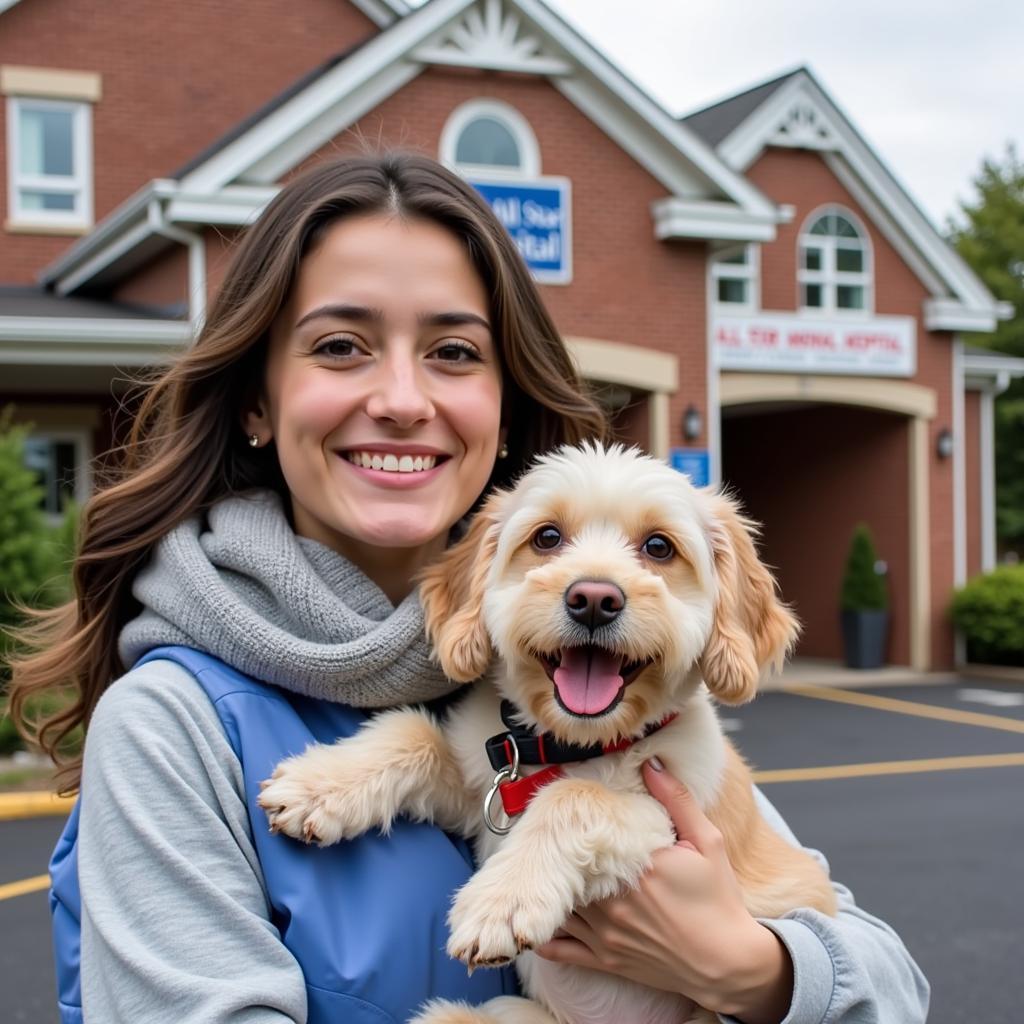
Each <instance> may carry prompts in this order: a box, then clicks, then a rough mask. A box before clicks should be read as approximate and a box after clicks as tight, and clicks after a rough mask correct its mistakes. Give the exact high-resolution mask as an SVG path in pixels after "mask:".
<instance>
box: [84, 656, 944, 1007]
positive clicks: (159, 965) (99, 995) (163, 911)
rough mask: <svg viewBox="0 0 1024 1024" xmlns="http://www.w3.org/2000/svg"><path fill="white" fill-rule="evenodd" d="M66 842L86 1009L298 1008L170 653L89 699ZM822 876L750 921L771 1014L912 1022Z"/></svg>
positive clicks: (893, 966) (911, 999)
mask: <svg viewBox="0 0 1024 1024" xmlns="http://www.w3.org/2000/svg"><path fill="white" fill-rule="evenodd" d="M758 796H759V801H760V805H761V809H762V811H763V813H764V815H765V817H766V818H767V820H768V821H769V822H770V824H772V825H773V826H774V827H775V828H776V829H777V830H778V831H779V832H781V833H782V834H783V835H784V836H785V837H786V838H787V839H789V840H790V841H792V842H794V843H795V842H796V840H795V838H794V837H793V835H792V833H791V832H790V830H789V829H788V827H787V826H786V824H785V822H784V821H783V820H782V818H781V817H780V816H779V814H778V812H777V811H775V809H774V808H773V807H772V806H771V804H769V803H768V801H767V800H766V799H764V797H763V796H761V795H760V794H758ZM79 843H80V845H79V874H80V879H81V890H82V997H83V1008H84V1013H85V1021H86V1024H121V1022H125V1024H128V1022H130V1024H138V1022H140V1021H145V1022H146V1024H165V1022H166V1024H301V1022H304V1021H305V1020H306V994H305V985H304V981H303V977H302V972H301V969H300V968H299V965H298V963H297V962H296V960H295V959H294V957H293V956H292V955H291V953H290V952H289V951H288V949H287V948H286V947H285V946H284V945H283V943H282V942H281V940H280V936H279V934H278V932H277V930H276V928H275V927H274V926H273V924H271V922H270V920H269V907H268V902H267V894H266V887H265V883H264V880H263V875H262V872H261V870H260V864H259V860H258V858H257V856H256V849H255V846H254V844H253V839H252V831H251V827H250V823H249V818H248V813H247V810H246V803H245V797H244V791H243V785H242V769H241V765H240V764H239V763H238V759H237V757H236V756H235V754H234V751H233V750H232V749H231V746H230V744H229V743H228V740H227V738H226V736H225V735H224V731H223V728H222V726H221V724H220V720H219V719H218V717H217V713H216V711H215V710H214V708H213V706H212V704H211V703H210V701H209V699H208V698H207V696H206V694H205V693H204V692H203V690H202V689H201V688H200V686H199V685H198V683H197V682H196V681H195V680H194V679H193V678H192V677H191V676H190V675H189V674H188V673H187V672H186V671H185V670H184V669H182V668H181V667H179V666H177V665H175V664H172V663H171V662H166V661H155V662H151V663H149V664H148V665H145V666H142V667H141V668H137V669H133V670H132V671H131V672H129V673H128V674H127V675H126V676H124V677H123V678H122V679H120V680H119V681H118V682H117V683H115V684H114V685H113V686H112V687H111V688H110V689H109V690H108V691H107V693H106V694H104V696H103V698H102V699H101V701H100V702H99V705H98V707H97V709H96V712H95V714H94V716H93V719H92V721H91V723H90V727H89V735H88V740H87V742H86V750H85V768H84V775H83V782H82V817H81V832H80V841H79ZM812 852H813V851H812ZM815 855H816V856H818V857H820V854H815ZM835 889H836V893H837V896H838V899H839V914H838V916H837V917H835V918H829V917H826V916H824V915H822V914H819V913H817V912H816V911H812V910H798V911H795V912H793V913H792V914H788V915H787V916H786V917H785V918H783V919H781V920H778V921H767V922H765V924H767V925H768V926H769V927H770V928H772V930H773V931H775V932H776V934H777V935H778V936H779V937H780V939H781V940H782V942H783V943H784V944H785V945H786V947H787V949H788V950H789V952H790V954H791V956H792V959H793V964H794V978H795V990H794V996H793V1004H792V1007H791V1010H790V1013H789V1015H788V1016H787V1017H786V1021H785V1024H918V1022H923V1021H924V1020H925V1017H926V1014H927V1005H928V985H927V982H926V981H925V980H924V977H923V976H922V974H921V972H920V971H919V970H918V968H917V966H916V965H915V964H914V962H913V960H912V959H911V957H910V955H909V953H908V952H907V950H906V949H905V947H904V946H903V944H902V942H901V941H900V939H899V938H898V936H897V935H896V934H895V933H894V932H893V931H892V930H891V929H890V928H889V927H888V926H887V925H885V924H884V923H883V922H881V921H879V920H878V919H877V918H874V917H872V916H871V915H869V914H866V913H864V911H862V910H861V909H860V908H858V907H857V906H856V904H855V903H854V900H853V897H852V895H851V894H850V892H849V890H847V889H846V888H844V887H843V886H841V885H836V886H835ZM723 1020H725V1018H723ZM339 1024H341V1022H339Z"/></svg>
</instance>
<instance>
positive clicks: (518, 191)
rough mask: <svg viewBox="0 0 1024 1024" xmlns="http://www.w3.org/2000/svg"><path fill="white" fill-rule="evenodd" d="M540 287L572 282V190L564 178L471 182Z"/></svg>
mask: <svg viewBox="0 0 1024 1024" xmlns="http://www.w3.org/2000/svg"><path fill="white" fill-rule="evenodd" d="M470 184H471V185H472V186H473V187H474V188H475V189H476V190H477V191H478V192H479V193H480V194H481V195H482V196H483V197H484V199H486V200H487V202H488V203H489V204H490V206H491V209H492V210H493V211H494V212H495V214H497V217H498V220H500V221H501V223H502V224H503V225H504V226H505V229H506V230H507V231H508V233H509V234H510V235H511V236H512V240H513V241H514V242H515V243H516V245H517V246H518V248H519V251H520V252H521V253H522V254H523V259H524V260H526V264H527V266H528V267H529V268H530V270H531V271H532V272H533V276H534V278H535V279H536V280H537V281H540V282H542V283H543V284H568V283H569V282H570V281H571V280H572V209H571V199H572V191H571V187H570V182H569V179H568V178H536V179H534V180H533V181H501V182H499V181H489V182H485V181H475V180H473V181H471V182H470Z"/></svg>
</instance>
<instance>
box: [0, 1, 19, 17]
mask: <svg viewBox="0 0 1024 1024" xmlns="http://www.w3.org/2000/svg"><path fill="white" fill-rule="evenodd" d="M17 2H18V0H0V14H3V13H4V11H9V10H10V9H11V8H12V7H13V6H14V5H15V4H17Z"/></svg>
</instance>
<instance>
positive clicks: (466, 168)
mask: <svg viewBox="0 0 1024 1024" xmlns="http://www.w3.org/2000/svg"><path fill="white" fill-rule="evenodd" d="M482 117H487V118H490V119H492V120H494V121H498V122H499V123H501V124H502V125H504V126H505V127H506V128H507V129H508V130H509V132H510V133H511V135H512V137H513V138H514V139H515V140H516V145H517V146H518V147H519V166H518V167H502V166H499V165H496V164H466V163H459V161H458V160H456V159H455V154H456V152H457V151H458V145H459V139H460V138H461V137H462V133H463V132H464V131H465V130H466V128H468V127H469V125H470V124H471V123H472V122H473V121H476V120H477V119H478V118H482ZM438 156H439V159H440V160H441V163H443V164H445V165H446V166H448V167H451V168H452V169H453V170H456V171H458V172H459V174H461V175H463V176H464V177H467V178H472V177H485V176H486V177H488V178H502V179H516V178H536V177H539V176H540V173H541V164H540V146H538V145H537V136H536V135H534V133H533V129H532V128H531V127H530V122H529V121H527V120H526V118H525V117H523V115H522V114H520V113H519V111H518V110H516V108H515V107H513V106H511V105H510V104H508V103H503V102H502V101H501V100H493V99H480V100H469V101H467V102H466V103H463V104H461V105H460V106H458V107H456V108H455V109H454V110H453V111H452V112H451V114H449V115H448V120H447V121H445V124H444V128H442V129H441V141H440V145H439V147H438Z"/></svg>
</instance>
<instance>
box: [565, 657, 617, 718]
mask: <svg viewBox="0 0 1024 1024" xmlns="http://www.w3.org/2000/svg"><path fill="white" fill-rule="evenodd" d="M621 667H622V659H621V658H619V657H617V656H616V655H614V654H612V653H611V652H610V651H605V650H602V649H601V648H600V647H566V648H564V649H563V651H562V664H561V665H559V666H558V668H556V669H555V686H556V687H558V696H559V697H560V698H561V701H562V703H563V704H564V705H565V706H566V707H567V708H568V709H569V710H570V711H572V712H573V713H575V714H577V715H599V714H600V713H601V712H602V711H604V710H605V709H607V708H608V707H609V705H610V704H611V703H612V702H613V701H614V700H615V698H616V697H617V696H618V695H619V690H621V689H622V676H621V675H619V669H620V668H621Z"/></svg>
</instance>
